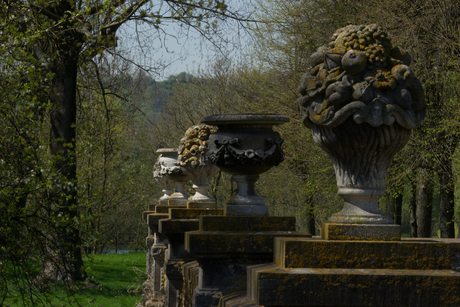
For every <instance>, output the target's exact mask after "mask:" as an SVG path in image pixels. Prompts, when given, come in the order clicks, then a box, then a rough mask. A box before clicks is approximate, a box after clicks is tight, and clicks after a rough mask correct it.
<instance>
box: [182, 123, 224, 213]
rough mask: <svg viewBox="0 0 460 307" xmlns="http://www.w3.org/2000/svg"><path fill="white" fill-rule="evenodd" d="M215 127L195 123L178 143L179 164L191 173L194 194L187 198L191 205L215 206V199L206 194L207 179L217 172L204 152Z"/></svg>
mask: <svg viewBox="0 0 460 307" xmlns="http://www.w3.org/2000/svg"><path fill="white" fill-rule="evenodd" d="M216 131H217V128H215V127H213V126H209V125H205V124H200V125H195V126H192V127H190V128H188V129H187V131H186V132H185V135H184V137H183V138H182V139H181V140H180V145H179V151H178V152H179V165H180V166H181V168H182V169H184V170H185V171H186V172H187V173H188V174H190V175H191V179H192V182H193V189H195V191H196V193H195V195H193V196H191V197H190V198H189V199H188V205H189V206H193V207H215V206H216V200H215V199H214V198H213V197H212V196H210V195H209V194H208V190H209V180H210V179H211V178H212V177H213V176H214V175H215V174H217V172H219V168H218V167H217V166H215V165H213V164H212V163H211V162H210V161H209V158H208V156H207V155H206V153H207V152H208V144H207V142H208V139H209V135H210V134H211V133H214V132H216Z"/></svg>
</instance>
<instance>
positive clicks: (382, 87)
mask: <svg viewBox="0 0 460 307" xmlns="http://www.w3.org/2000/svg"><path fill="white" fill-rule="evenodd" d="M410 64H411V56H410V55H409V53H408V52H407V51H405V50H404V49H403V48H401V47H393V46H392V44H391V41H390V39H389V37H388V34H387V33H386V32H385V31H384V30H383V28H382V27H379V26H377V25H376V24H371V25H348V26H346V27H344V28H341V29H338V30H337V31H336V33H334V35H333V36H332V37H331V40H330V42H329V44H328V45H326V46H322V47H320V48H318V49H317V51H316V52H314V53H313V54H312V55H311V56H310V67H309V68H308V70H307V71H306V72H305V74H304V75H303V76H302V78H301V80H300V85H299V87H298V91H299V93H300V94H301V95H302V96H301V97H300V98H299V99H298V100H297V105H298V107H299V111H300V113H301V116H302V119H303V122H304V124H305V126H307V127H310V126H311V124H312V123H314V124H316V125H320V126H325V127H330V128H332V127H336V126H338V125H340V124H341V123H343V122H344V121H345V120H346V119H347V118H348V117H350V116H353V118H354V120H355V121H356V122H357V123H364V122H366V123H368V124H370V125H372V126H373V127H378V126H380V125H383V124H385V125H391V124H393V123H394V122H397V123H398V124H400V125H401V126H403V127H404V128H407V129H414V128H416V127H418V126H419V125H420V123H421V121H422V120H423V118H424V116H425V113H426V102H425V94H424V91H423V87H422V85H421V82H420V81H419V80H418V79H417V78H416V77H415V74H414V72H413V71H412V69H411V68H410V67H409V65H410Z"/></svg>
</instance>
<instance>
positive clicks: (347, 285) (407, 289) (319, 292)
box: [247, 263, 460, 307]
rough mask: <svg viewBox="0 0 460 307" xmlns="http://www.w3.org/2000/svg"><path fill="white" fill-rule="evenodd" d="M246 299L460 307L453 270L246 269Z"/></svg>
mask: <svg viewBox="0 0 460 307" xmlns="http://www.w3.org/2000/svg"><path fill="white" fill-rule="evenodd" d="M247 293H248V294H247V295H248V297H249V298H250V299H252V300H253V301H254V302H255V303H256V304H258V305H262V306H265V307H281V306H286V307H287V306H289V307H297V306H337V307H341V306H347V307H348V306H374V307H375V306H379V307H390V306H391V307H395V306H398V307H399V306H401V307H402V306H404V307H434V306H443V307H447V306H449V307H453V306H456V307H458V306H460V273H459V272H455V271H451V270H392V269H324V268H303V269H300V268H297V269H286V268H281V267H278V266H277V265H275V264H273V263H272V264H265V265H257V266H252V267H248V292H247Z"/></svg>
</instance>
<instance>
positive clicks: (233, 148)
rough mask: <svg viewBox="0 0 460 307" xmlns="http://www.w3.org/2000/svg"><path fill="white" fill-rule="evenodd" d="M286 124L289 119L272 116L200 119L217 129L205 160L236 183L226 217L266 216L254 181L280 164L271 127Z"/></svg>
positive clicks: (277, 138) (277, 140) (281, 153)
mask: <svg viewBox="0 0 460 307" xmlns="http://www.w3.org/2000/svg"><path fill="white" fill-rule="evenodd" d="M287 121H289V118H287V117H285V116H281V115H274V114H220V115H212V116H208V117H205V118H203V119H202V120H201V122H202V123H206V124H210V125H216V126H217V127H218V130H217V132H215V133H212V134H211V135H210V136H209V141H208V142H207V146H209V151H208V157H209V159H210V160H211V162H212V163H213V164H214V165H216V166H218V167H219V168H220V169H221V170H223V171H224V172H226V173H229V174H232V175H233V176H232V180H233V181H235V182H236V184H237V191H236V193H235V194H234V195H231V196H230V197H229V198H228V199H227V200H226V204H227V207H226V209H225V210H226V214H228V215H268V207H267V206H266V205H265V200H264V199H263V197H261V196H260V195H258V194H257V193H256V191H255V182H256V181H257V179H258V178H259V176H258V175H259V174H262V173H264V172H266V171H268V170H269V169H270V168H272V167H273V166H276V165H279V164H280V163H281V162H283V160H284V151H283V150H282V148H281V147H282V144H283V139H282V138H281V137H280V134H279V133H278V132H276V131H273V130H272V127H273V126H274V125H280V124H283V123H284V122H287Z"/></svg>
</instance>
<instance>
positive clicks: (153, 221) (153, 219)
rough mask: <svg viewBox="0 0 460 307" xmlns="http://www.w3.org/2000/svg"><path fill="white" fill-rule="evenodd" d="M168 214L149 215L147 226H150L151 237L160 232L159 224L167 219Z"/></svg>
mask: <svg viewBox="0 0 460 307" xmlns="http://www.w3.org/2000/svg"><path fill="white" fill-rule="evenodd" d="M168 217H169V215H168V214H156V213H154V214H149V215H147V224H148V225H149V235H151V236H153V235H154V233H156V232H158V224H159V222H160V220H163V219H167V218H168Z"/></svg>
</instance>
